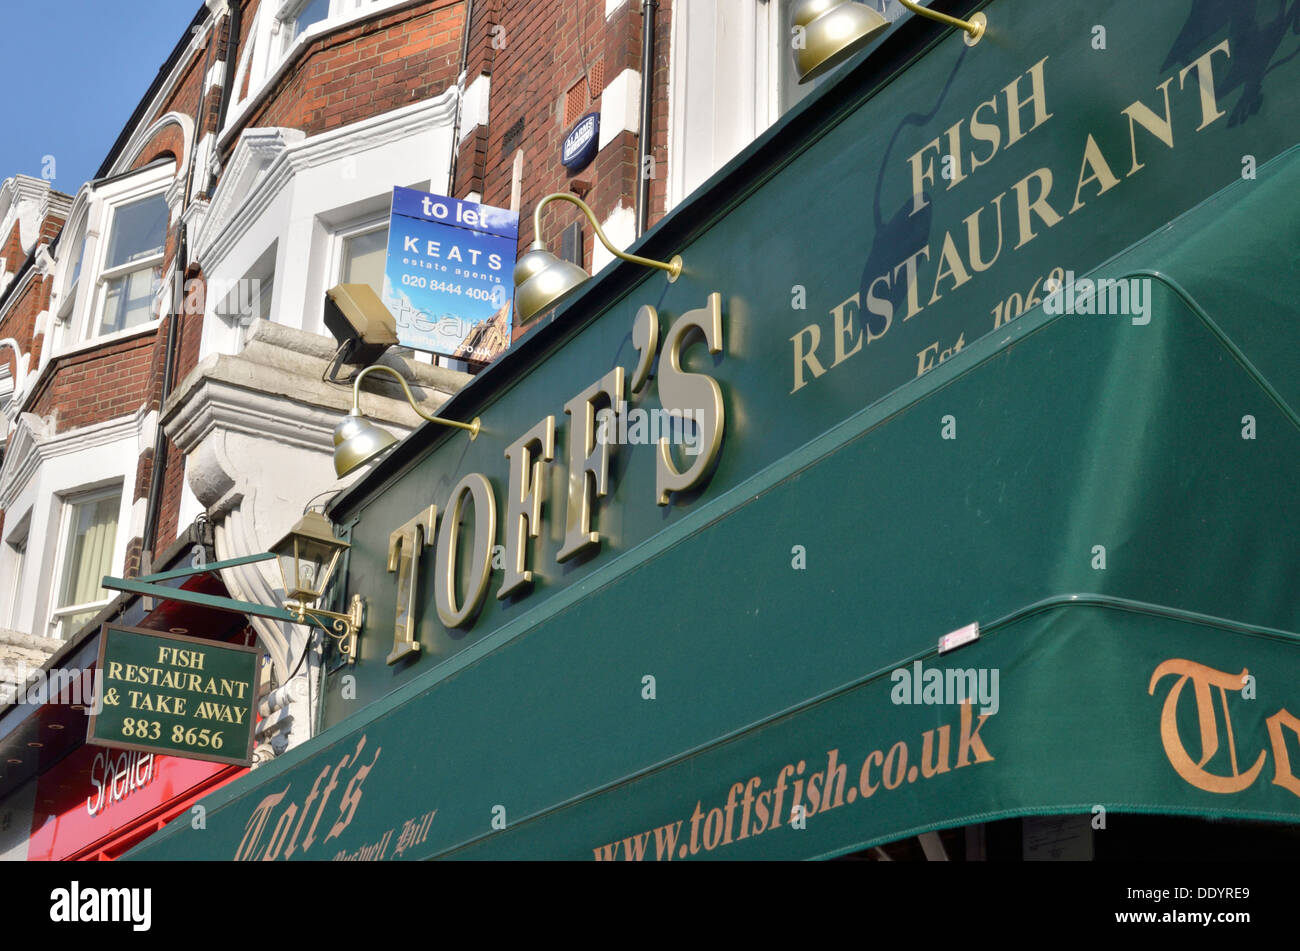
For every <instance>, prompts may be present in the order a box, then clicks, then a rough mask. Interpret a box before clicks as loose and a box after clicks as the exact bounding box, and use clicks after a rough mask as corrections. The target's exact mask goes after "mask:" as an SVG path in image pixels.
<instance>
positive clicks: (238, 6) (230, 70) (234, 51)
mask: <svg viewBox="0 0 1300 951" xmlns="http://www.w3.org/2000/svg"><path fill="white" fill-rule="evenodd" d="M243 12H244V8H243V5H242V3H241V0H230V19H229V20H228V21H227V23H228V25H227V27H226V78H225V80H224V81H223V82H222V84H221V105H220V106H218V107H217V137H218V138H220V136H221V132H222V130H223V129H224V128H225V125H226V116H227V115H228V114H229V112H230V97H231V96H232V95H234V91H235V70H237V69H238V68H239V55H238V54H239V30H240V26H241V24H242V22H243ZM212 158H213V156H208V178H207V183H206V184H205V185H204V186H203V194H205V195H207V196H208V197H209V198H211V197H212V189H213V187H214V186H215V185H216V183H217V171H216V168H215V167H214V163H213V161H212Z"/></svg>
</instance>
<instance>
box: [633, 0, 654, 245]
mask: <svg viewBox="0 0 1300 951" xmlns="http://www.w3.org/2000/svg"><path fill="white" fill-rule="evenodd" d="M658 8H659V3H658V0H642V3H641V134H640V135H639V136H637V140H638V141H637V152H638V155H637V168H636V174H637V186H636V234H637V237H638V238H639V237H641V235H642V234H644V233H645V229H646V227H647V226H648V224H649V221H650V179H649V178H647V177H646V174H645V168H646V157H647V156H649V154H650V145H651V139H652V138H653V136H654V130H653V129H652V128H651V127H650V122H651V120H652V119H653V118H654V106H653V103H652V102H651V99H650V94H651V92H652V91H653V90H654V61H655V11H656V10H657V9H658Z"/></svg>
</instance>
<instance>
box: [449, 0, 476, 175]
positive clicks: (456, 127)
mask: <svg viewBox="0 0 1300 951" xmlns="http://www.w3.org/2000/svg"><path fill="white" fill-rule="evenodd" d="M473 25H474V0H465V26H464V34H465V35H464V38H463V39H462V41H461V44H460V88H459V89H458V91H457V94H456V122H455V123H454V124H453V125H452V129H451V162H450V163H448V172H447V192H448V193H449V194H451V195H452V197H453V198H454V197H455V194H454V193H455V191H456V165H457V163H458V160H459V159H460V117H461V116H462V115H464V113H465V88H466V82H465V81H466V80H467V79H469V31H470V28H471V27H472V26H473Z"/></svg>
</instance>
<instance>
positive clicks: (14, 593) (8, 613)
mask: <svg viewBox="0 0 1300 951" xmlns="http://www.w3.org/2000/svg"><path fill="white" fill-rule="evenodd" d="M31 521H32V520H31V512H24V513H23V515H22V517H21V518H19V519H15V520H14V523H15V524H14V528H13V529H12V530H11V531H10V532H9V537H8V538H6V539H5V540H4V545H3V547H2V548H0V556H3V557H0V565H3V568H4V570H3V571H2V572H0V578H5V579H8V580H7V582H6V584H5V590H4V595H5V597H6V598H7V599H8V603H7V604H6V605H5V612H4V615H5V627H8V628H11V629H17V627H18V624H19V620H18V601H19V595H21V594H22V590H23V582H24V580H25V578H24V574H25V573H26V569H27V566H28V564H29V563H30V559H29V558H28V557H27V543H28V541H29V540H30V538H31Z"/></svg>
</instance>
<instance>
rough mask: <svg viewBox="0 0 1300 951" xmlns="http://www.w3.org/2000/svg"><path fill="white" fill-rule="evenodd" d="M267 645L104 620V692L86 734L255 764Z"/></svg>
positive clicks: (124, 745)
mask: <svg viewBox="0 0 1300 951" xmlns="http://www.w3.org/2000/svg"><path fill="white" fill-rule="evenodd" d="M261 653H262V652H261V651H260V650H258V649H257V648H255V647H243V646H240V645H232V644H219V643H215V642H213V641H207V640H203V639H201V638H197V637H187V636H184V635H180V634H163V633H160V632H158V631H147V630H143V629H140V628H129V627H114V626H113V625H111V624H106V625H104V627H103V630H102V633H101V634H100V647H99V666H98V670H100V671H102V672H103V676H102V686H101V688H100V689H101V690H102V696H101V697H98V698H96V699H97V702H96V704H95V712H94V713H93V714H92V715H91V718H90V729H89V733H88V734H87V737H86V742H88V743H92V744H95V745H98V746H111V747H117V748H120V749H129V750H139V751H142V752H153V753H169V754H172V755H174V756H184V757H188V758H190V759H200V760H210V761H212V762H217V763H233V764H237V765H240V766H248V765H251V764H252V761H253V721H254V711H255V704H256V697H257V684H258V677H259V675H260V670H261ZM135 771H136V772H139V769H138V764H137V768H136V770H135Z"/></svg>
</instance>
